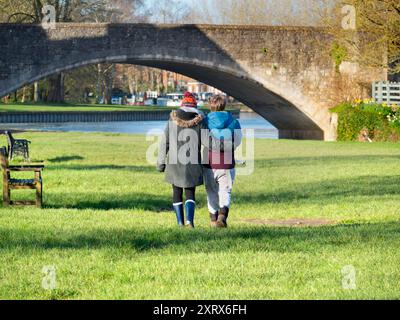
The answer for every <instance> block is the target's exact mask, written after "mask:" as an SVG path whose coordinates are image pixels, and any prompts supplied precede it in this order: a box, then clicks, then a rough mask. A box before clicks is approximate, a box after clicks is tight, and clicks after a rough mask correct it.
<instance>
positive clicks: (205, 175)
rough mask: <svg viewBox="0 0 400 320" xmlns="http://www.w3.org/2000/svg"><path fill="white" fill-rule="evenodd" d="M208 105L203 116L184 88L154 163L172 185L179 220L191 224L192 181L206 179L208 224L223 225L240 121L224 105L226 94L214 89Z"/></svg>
mask: <svg viewBox="0 0 400 320" xmlns="http://www.w3.org/2000/svg"><path fill="white" fill-rule="evenodd" d="M210 107H211V112H210V113H209V114H208V115H207V116H205V115H204V114H203V113H202V112H201V111H200V110H198V108H197V102H196V98H195V97H194V95H193V94H192V93H190V92H186V93H185V96H184V99H183V101H182V106H181V108H180V109H179V110H177V111H173V112H172V113H171V117H170V120H169V122H168V124H167V127H166V129H165V132H164V135H163V138H162V141H161V145H160V152H159V156H158V164H157V166H158V170H159V171H160V172H166V181H167V182H168V183H169V184H171V185H172V189H173V207H174V211H175V213H176V218H177V222H178V225H179V226H187V227H189V228H194V218H195V209H196V187H198V186H201V185H203V184H204V183H205V186H206V191H207V198H208V209H209V212H210V219H211V226H212V227H217V228H226V227H227V219H228V215H229V209H230V206H231V193H232V187H233V182H234V180H235V156H234V153H235V149H236V148H237V147H238V146H239V145H240V144H241V141H242V132H241V127H240V124H239V122H238V121H237V120H236V119H234V118H233V116H232V115H231V114H230V113H229V112H227V111H225V108H226V98H225V96H223V95H214V96H213V97H212V98H211V99H210ZM184 193H185V197H186V201H185V204H184V201H183V194H184ZM185 211H186V222H185Z"/></svg>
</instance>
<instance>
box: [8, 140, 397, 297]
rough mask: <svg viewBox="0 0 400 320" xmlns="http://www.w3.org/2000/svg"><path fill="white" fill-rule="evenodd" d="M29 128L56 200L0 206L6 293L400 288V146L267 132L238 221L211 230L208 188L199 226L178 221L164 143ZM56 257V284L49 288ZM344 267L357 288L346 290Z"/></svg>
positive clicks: (324, 293)
mask: <svg viewBox="0 0 400 320" xmlns="http://www.w3.org/2000/svg"><path fill="white" fill-rule="evenodd" d="M21 136H23V137H24V138H27V139H29V140H31V141H32V144H31V145H30V147H31V157H32V161H36V160H42V159H43V160H45V163H46V169H45V170H44V172H43V178H44V201H45V207H44V209H42V210H40V209H36V208H7V209H6V208H2V207H1V205H0V220H1V227H0V230H1V232H0V234H1V241H0V250H1V255H0V274H1V279H2V281H0V299H3V300H5V299H198V300H202V299H221V297H223V298H224V299H398V298H399V297H400V287H399V279H400V269H399V261H400V251H399V250H398V248H399V246H400V223H399V222H400V220H399V213H398V208H399V207H400V191H399V187H398V185H399V179H400V173H399V168H400V147H399V145H397V144H388V143H374V144H362V143H326V142H315V141H287V140H281V141H273V140H256V141H255V172H254V174H253V175H251V176H238V177H237V179H236V182H235V187H234V192H233V201H234V203H233V207H232V210H231V217H230V229H228V230H211V229H210V228H209V226H208V224H209V221H208V210H207V203H206V194H205V191H204V187H200V188H199V189H198V195H197V204H198V211H197V215H196V225H197V229H195V230H194V231H190V230H181V229H178V228H177V227H176V226H175V221H174V216H173V213H172V211H171V188H170V186H169V185H167V184H166V183H164V175H162V174H160V173H157V172H156V170H155V168H154V166H153V165H150V164H149V163H147V161H146V152H147V150H148V147H149V146H150V145H151V144H152V143H153V141H149V142H147V141H146V140H145V137H144V136H142V135H125V134H110V133H108V134H94V133H85V134H82V133H25V134H24V135H21ZM5 143H6V141H5V137H2V136H1V137H0V145H4V144H5ZM381 164H384V165H381ZM20 195H21V193H18V192H15V193H13V195H12V196H13V197H15V196H17V199H18V197H20ZM22 195H25V194H24V192H23V191H22ZM31 195H32V194H31ZM312 226H313V227H312ZM49 265H50V266H54V267H55V269H56V272H57V288H56V290H53V291H48V290H44V289H43V288H42V287H41V283H42V279H43V273H42V269H43V267H44V266H49ZM346 266H353V267H354V268H355V270H356V286H357V289H356V290H346V289H345V288H344V287H343V286H342V283H343V281H342V280H343V274H342V270H345V269H343V268H344V267H346ZM221 270H224V272H221ZM346 270H347V269H346Z"/></svg>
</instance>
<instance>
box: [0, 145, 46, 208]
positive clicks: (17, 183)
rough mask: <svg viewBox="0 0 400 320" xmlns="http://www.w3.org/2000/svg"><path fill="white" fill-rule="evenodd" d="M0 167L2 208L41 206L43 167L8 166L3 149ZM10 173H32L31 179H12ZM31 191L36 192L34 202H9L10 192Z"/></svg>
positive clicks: (3, 148)
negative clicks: (1, 173)
mask: <svg viewBox="0 0 400 320" xmlns="http://www.w3.org/2000/svg"><path fill="white" fill-rule="evenodd" d="M0 165H1V169H2V170H3V206H4V207H8V206H10V205H33V206H37V207H39V208H41V207H42V204H43V182H42V171H43V169H44V165H21V166H10V165H9V162H8V153H7V149H6V148H5V147H2V148H0ZM12 172H34V178H33V179H13V178H12V177H11V173H12ZM23 189H32V190H36V201H11V190H23Z"/></svg>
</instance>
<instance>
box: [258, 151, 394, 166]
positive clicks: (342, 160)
mask: <svg viewBox="0 0 400 320" xmlns="http://www.w3.org/2000/svg"><path fill="white" fill-rule="evenodd" d="M385 160H388V161H391V162H393V161H396V160H397V161H399V162H400V155H384V154H383V155H357V156H355V155H348V156H333V155H332V156H329V155H327V156H316V157H313V156H309V157H287V158H275V159H274V158H272V159H263V160H256V161H255V165H256V168H279V167H290V166H293V167H303V166H313V165H327V166H328V165H334V164H343V165H346V163H347V164H350V163H352V164H354V163H358V164H360V166H362V165H363V163H367V162H372V163H374V164H377V163H382V161H385Z"/></svg>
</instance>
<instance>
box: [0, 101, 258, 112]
mask: <svg viewBox="0 0 400 320" xmlns="http://www.w3.org/2000/svg"><path fill="white" fill-rule="evenodd" d="M175 109H177V108H173V107H159V106H127V105H91V104H29V103H26V104H4V103H0V115H1V114H2V113H20V112H21V113H37V112H157V111H172V110H175ZM199 109H200V110H204V111H208V110H209V109H208V108H207V107H200V108H199ZM241 109H243V110H244V111H245V112H248V111H249V110H250V109H249V108H247V107H244V106H243V105H242V104H238V103H236V104H232V105H228V107H227V110H229V111H240V110H241Z"/></svg>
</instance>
